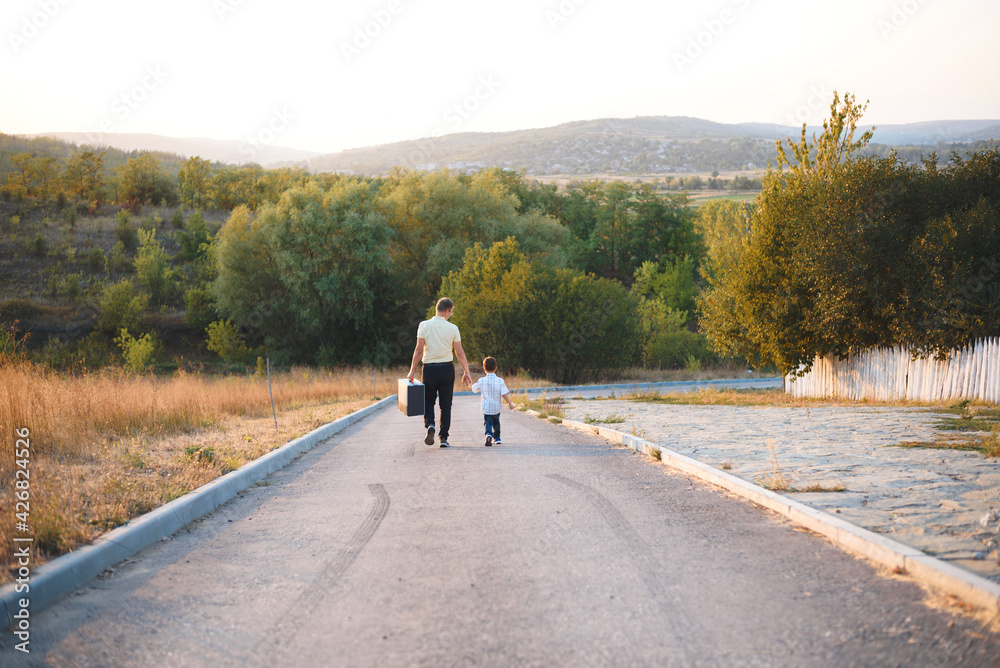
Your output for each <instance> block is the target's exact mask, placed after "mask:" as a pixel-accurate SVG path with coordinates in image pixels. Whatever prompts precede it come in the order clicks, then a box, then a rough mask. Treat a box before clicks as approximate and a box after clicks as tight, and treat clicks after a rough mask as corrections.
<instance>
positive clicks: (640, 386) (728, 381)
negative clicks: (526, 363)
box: [454, 376, 783, 397]
mask: <svg viewBox="0 0 1000 668" xmlns="http://www.w3.org/2000/svg"><path fill="white" fill-rule="evenodd" d="M782 380H783V379H782V378H781V376H768V377H766V378H720V379H716V380H665V381H661V382H656V383H618V384H615V385H565V386H563V385H557V386H555V387H525V388H519V389H516V390H514V389H512V390H511V391H510V393H511V395H514V394H543V393H545V392H574V391H580V390H626V391H635V390H650V389H654V390H655V389H656V388H658V387H687V386H689V385H695V386H700V385H708V386H712V385H729V386H740V385H749V384H751V383H760V382H762V381H774V382H775V383H781V382H782ZM472 394H475V392H472V391H470V390H461V391H459V392H455V395H454V396H456V397H464V396H469V395H472Z"/></svg>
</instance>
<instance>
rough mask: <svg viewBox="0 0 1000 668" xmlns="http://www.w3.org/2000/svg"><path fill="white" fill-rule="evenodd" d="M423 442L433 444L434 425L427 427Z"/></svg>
mask: <svg viewBox="0 0 1000 668" xmlns="http://www.w3.org/2000/svg"><path fill="white" fill-rule="evenodd" d="M424 443H426V444H427V445H434V425H431V426H429V427H427V436H425V437H424Z"/></svg>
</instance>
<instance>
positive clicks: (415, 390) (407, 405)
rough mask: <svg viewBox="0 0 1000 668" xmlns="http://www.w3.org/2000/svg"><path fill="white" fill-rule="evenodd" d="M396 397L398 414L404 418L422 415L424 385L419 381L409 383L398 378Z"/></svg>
mask: <svg viewBox="0 0 1000 668" xmlns="http://www.w3.org/2000/svg"><path fill="white" fill-rule="evenodd" d="M397 396H398V397H399V412H400V413H402V414H403V415H405V416H406V417H415V416H417V415H423V414H424V384H423V383H421V382H420V381H419V380H416V379H414V381H413V382H412V383H411V382H410V381H409V380H408V379H406V378H400V379H399V381H398V382H397Z"/></svg>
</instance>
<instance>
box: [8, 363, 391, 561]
mask: <svg viewBox="0 0 1000 668" xmlns="http://www.w3.org/2000/svg"><path fill="white" fill-rule="evenodd" d="M403 375H405V371H402V370H400V371H396V372H388V373H386V372H379V373H378V374H376V377H375V378H373V373H372V371H371V369H368V370H345V371H338V372H317V371H314V370H308V369H296V370H292V371H289V372H285V373H280V374H276V375H272V385H273V390H274V401H275V406H276V409H277V411H278V430H277V431H275V427H274V421H273V418H272V415H271V404H270V400H269V398H268V388H267V381H266V378H261V377H257V376H230V377H205V376H198V375H192V374H185V373H178V374H176V375H174V376H172V377H169V378H153V377H150V376H145V377H136V376H129V375H126V374H123V373H121V372H114V371H105V372H101V373H96V374H92V375H85V376H68V375H65V374H60V373H56V372H53V371H51V370H49V369H47V368H45V367H41V366H36V365H33V364H30V363H24V362H18V363H15V362H13V361H11V360H10V359H9V358H7V359H5V360H3V361H2V363H0V431H2V433H3V434H5V437H4V438H5V439H6V440H7V442H6V443H5V444H3V447H2V448H0V495H2V496H3V498H5V499H13V492H14V484H15V471H16V469H15V467H16V465H17V464H16V462H15V458H14V445H15V444H14V436H13V434H14V433H15V431H14V430H15V429H22V428H27V429H29V430H30V442H31V447H30V453H31V456H30V463H29V465H28V466H29V471H30V520H29V522H28V523H29V525H30V527H31V531H30V535H32V536H33V537H34V538H35V550H36V553H35V555H34V560H33V563H34V564H35V565H39V564H41V563H42V562H44V561H45V560H47V559H49V558H51V557H54V556H56V555H58V554H61V553H63V552H66V551H68V550H71V549H73V548H75V547H77V546H79V545H80V544H82V543H85V542H87V541H89V540H92V539H93V538H94V537H96V536H97V535H99V534H100V533H102V532H104V531H106V530H108V529H111V528H113V527H115V526H118V525H121V524H123V523H124V522H127V521H128V520H129V519H131V518H133V517H135V516H137V515H139V514H141V513H144V512H147V511H149V510H151V509H153V508H156V507H158V506H160V505H162V504H163V503H166V502H168V501H170V500H171V499H174V498H176V497H178V496H180V495H182V494H184V493H186V492H188V491H190V490H192V489H195V488H196V487H198V486H200V485H203V484H204V483H206V482H209V481H211V480H213V479H214V478H216V477H218V476H220V475H222V474H224V473H226V472H228V471H231V470H233V469H236V468H238V467H240V466H242V465H243V464H245V463H246V462H249V461H251V460H253V459H256V458H258V457H260V456H261V455H263V454H265V453H267V452H269V451H271V450H273V449H274V448H276V447H278V446H280V445H282V444H284V443H286V442H287V441H289V440H291V439H293V438H296V437H298V436H300V435H302V434H305V433H307V432H309V431H311V430H312V429H314V428H316V427H318V426H320V425H322V424H325V423H326V422H329V421H331V420H334V419H336V418H337V417H340V416H342V415H346V414H347V413H350V412H351V411H353V410H356V409H357V408H360V407H362V406H364V405H366V404H368V403H370V401H371V399H372V397H373V395H376V394H377V395H378V396H387V395H390V394H394V393H395V391H396V378H398V377H401V376H403ZM15 521H16V520H15V517H14V509H13V508H12V507H11V506H7V511H6V512H4V513H3V514H2V515H0V544H3V545H10V544H12V543H11V538H12V536H13V535H14V530H15ZM19 535H23V534H19ZM7 579H9V573H8V572H7V571H6V569H5V571H4V572H3V573H2V574H0V581H5V580H7Z"/></svg>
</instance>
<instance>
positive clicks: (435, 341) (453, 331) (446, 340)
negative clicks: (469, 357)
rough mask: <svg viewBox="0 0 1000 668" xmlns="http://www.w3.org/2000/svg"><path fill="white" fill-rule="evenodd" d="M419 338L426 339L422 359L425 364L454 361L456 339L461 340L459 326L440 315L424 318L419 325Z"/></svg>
mask: <svg viewBox="0 0 1000 668" xmlns="http://www.w3.org/2000/svg"><path fill="white" fill-rule="evenodd" d="M417 338H418V339H423V340H424V354H423V357H422V358H421V361H422V362H423V363H424V364H438V363H441V362H452V361H454V353H453V351H452V348H453V347H454V345H455V341H461V340H462V335H461V334H459V333H458V326H457V325H453V324H451V323H450V322H448V319H447V318H443V317H441V316H439V315H436V316H434V317H433V318H431V319H430V320H424V321H423V322H421V323H420V325H419V326H418V327H417Z"/></svg>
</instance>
